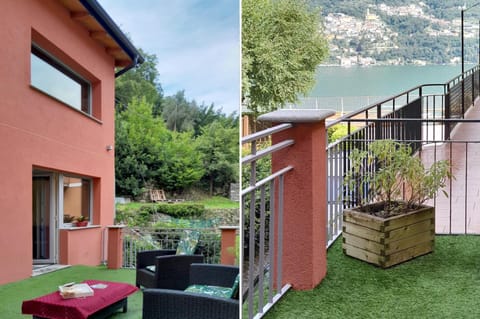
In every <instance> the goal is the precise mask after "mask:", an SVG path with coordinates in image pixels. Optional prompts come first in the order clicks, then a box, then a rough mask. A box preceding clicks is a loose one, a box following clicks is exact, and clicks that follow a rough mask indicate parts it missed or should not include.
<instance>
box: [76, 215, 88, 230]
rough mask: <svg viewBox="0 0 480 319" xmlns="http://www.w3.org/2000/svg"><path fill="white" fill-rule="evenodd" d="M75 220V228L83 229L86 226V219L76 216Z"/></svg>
mask: <svg viewBox="0 0 480 319" xmlns="http://www.w3.org/2000/svg"><path fill="white" fill-rule="evenodd" d="M75 220H76V221H77V222H76V223H75V226H77V227H85V226H87V225H88V217H85V216H83V215H80V216H78V217H77V218H75Z"/></svg>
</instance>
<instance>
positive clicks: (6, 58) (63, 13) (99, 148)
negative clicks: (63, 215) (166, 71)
mask: <svg viewBox="0 0 480 319" xmlns="http://www.w3.org/2000/svg"><path fill="white" fill-rule="evenodd" d="M0 21H1V24H2V27H1V28H0V39H2V42H3V45H2V49H1V51H0V83H1V84H0V96H1V97H2V98H1V99H0V176H1V178H0V216H1V222H0V223H1V226H2V230H1V231H0V246H1V249H0V260H1V263H2V267H0V284H3V283H7V282H12V281H16V280H20V279H24V278H27V277H29V276H30V275H31V273H32V170H33V169H34V168H41V169H46V170H49V171H55V172H60V173H62V172H67V173H72V174H77V175H82V176H87V177H91V178H92V179H93V181H94V182H93V184H94V191H93V193H94V195H93V196H94V203H93V214H94V219H93V221H92V222H93V224H95V225H100V226H101V227H100V228H95V229H82V230H75V231H68V230H65V231H63V230H62V231H61V234H60V233H59V234H58V237H57V238H58V239H59V240H60V241H61V242H60V244H59V250H60V251H59V259H60V260H62V259H63V260H65V258H67V259H66V260H67V261H68V262H69V263H72V264H74V263H78V264H87V265H98V264H100V262H101V258H102V256H101V251H102V249H101V240H100V239H101V236H100V235H99V234H101V232H102V231H103V227H105V226H106V225H108V224H112V223H113V217H114V152H113V151H107V150H106V146H107V145H114V80H115V79H114V59H113V58H112V57H111V56H110V55H108V54H107V53H106V51H105V48H104V47H103V46H101V45H100V44H99V43H97V42H96V41H94V40H93V39H92V38H91V37H90V36H89V32H88V30H86V29H85V28H84V27H82V26H81V25H80V24H79V23H78V22H76V21H74V20H73V19H72V18H71V17H70V13H69V12H68V10H66V9H65V8H64V7H63V6H62V5H61V4H59V2H57V1H53V0H22V1H13V0H8V1H2V10H1V12H0ZM32 41H35V42H36V43H38V44H39V45H41V46H42V48H44V49H47V50H48V51H49V52H50V53H52V54H54V55H55V56H57V57H58V58H60V59H61V60H62V61H64V62H66V63H67V64H68V65H69V66H70V67H72V68H73V69H74V70H75V71H76V72H77V73H79V74H80V75H82V76H83V77H84V78H86V79H88V80H89V81H90V82H91V83H92V90H93V102H92V103H93V105H92V107H93V115H94V116H95V117H96V118H97V119H93V118H91V117H88V116H86V115H84V114H82V113H80V112H78V111H76V110H75V109H73V108H70V107H68V106H66V105H64V104H62V103H60V102H58V101H56V100H54V99H52V98H51V97H49V96H47V95H45V94H43V93H41V92H39V91H37V90H35V89H33V88H32V87H31V86H30V52H31V44H32ZM92 234H94V235H93V236H91V235H92ZM89 236H90V237H89ZM86 238H89V239H88V242H86V243H85V242H84V240H85V239H86ZM62 242H63V246H62ZM80 244H81V246H82V247H91V249H90V250H89V251H88V252H85V251H83V252H80V253H78V254H77V253H72V252H71V250H72V249H75V247H76V246H80ZM60 246H61V247H60ZM72 254H73V255H72Z"/></svg>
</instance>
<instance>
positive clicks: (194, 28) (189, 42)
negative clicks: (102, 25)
mask: <svg viewBox="0 0 480 319" xmlns="http://www.w3.org/2000/svg"><path fill="white" fill-rule="evenodd" d="M98 2H99V3H100V4H101V6H102V7H103V8H104V9H105V10H106V11H107V13H108V14H109V15H110V17H111V18H112V19H113V20H114V21H115V22H116V24H117V25H118V26H119V27H120V28H121V29H122V31H124V33H126V34H128V35H129V37H130V39H131V41H132V43H133V44H134V45H135V46H136V47H137V48H141V49H142V50H143V51H144V52H146V53H148V54H155V55H156V56H157V59H158V64H157V69H158V72H159V73H160V79H159V80H160V84H161V86H162V88H163V91H164V96H170V95H174V94H175V93H177V92H178V91H180V90H185V96H186V98H187V99H188V100H195V101H196V102H197V103H198V104H202V103H205V104H207V105H210V104H211V103H214V105H215V108H216V109H220V108H221V109H222V111H223V113H225V114H227V115H228V114H230V113H232V112H234V111H236V112H237V113H238V110H239V105H240V102H239V101H240V26H239V25H240V22H239V18H240V15H239V0H135V1H132V0H98Z"/></svg>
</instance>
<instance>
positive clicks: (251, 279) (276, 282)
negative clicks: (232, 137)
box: [241, 124, 294, 318]
mask: <svg viewBox="0 0 480 319" xmlns="http://www.w3.org/2000/svg"><path fill="white" fill-rule="evenodd" d="M290 127H292V125H291V124H281V125H278V126H274V127H272V128H269V129H266V130H263V131H261V132H257V133H254V134H252V135H249V136H246V137H244V138H243V139H242V144H243V145H244V147H249V149H250V154H249V155H246V156H245V157H243V158H242V167H243V168H244V170H243V174H246V175H247V176H248V180H249V181H248V183H246V184H245V186H246V188H244V189H243V190H242V193H241V195H242V215H243V217H244V218H243V220H244V227H243V229H244V265H243V274H242V276H243V277H242V281H243V284H242V292H243V301H244V303H245V304H246V305H245V307H246V308H247V310H246V313H247V315H248V318H261V317H262V316H263V314H265V313H266V312H267V311H268V309H270V308H271V307H272V306H273V304H274V303H275V302H276V301H278V300H279V299H280V298H281V296H282V295H283V294H285V293H286V292H287V290H288V289H289V288H290V285H288V284H287V285H284V286H282V251H283V248H282V242H283V237H282V236H283V185H284V179H285V178H288V172H289V171H290V170H291V169H292V167H291V166H286V167H284V168H282V169H280V170H279V171H276V172H272V173H270V164H269V160H270V158H269V156H270V154H272V153H274V152H276V151H278V150H281V149H283V148H286V147H289V146H290V145H293V144H294V141H293V140H285V141H283V142H280V143H277V144H275V145H270V146H266V147H264V148H263V149H259V148H260V147H259V144H261V143H263V144H265V138H268V137H270V136H271V135H272V134H274V133H278V132H281V131H283V130H286V129H289V128H290ZM262 141H263V142H262ZM262 161H264V163H262ZM260 166H262V167H263V168H266V171H268V172H266V171H263V172H262V171H261V170H259V168H260ZM245 168H249V169H248V172H247V170H245ZM247 176H246V177H247ZM275 193H277V196H275Z"/></svg>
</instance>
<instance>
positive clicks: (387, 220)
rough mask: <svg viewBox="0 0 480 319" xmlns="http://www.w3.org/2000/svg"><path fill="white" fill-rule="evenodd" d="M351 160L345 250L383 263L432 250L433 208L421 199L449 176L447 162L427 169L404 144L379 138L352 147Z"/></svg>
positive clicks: (434, 190) (432, 194)
mask: <svg viewBox="0 0 480 319" xmlns="http://www.w3.org/2000/svg"><path fill="white" fill-rule="evenodd" d="M350 165H351V170H350V171H349V172H348V173H347V174H346V176H345V179H344V186H345V187H346V190H347V194H346V195H347V199H349V200H350V202H353V203H355V204H356V205H358V207H356V208H353V209H345V210H344V212H343V250H344V253H345V254H347V255H349V256H352V257H355V258H358V259H361V260H364V261H367V262H369V263H373V264H375V265H378V266H380V267H382V268H387V267H390V266H393V265H396V264H399V263H401V262H404V261H407V260H409V259H412V258H415V257H417V256H420V255H424V254H427V253H430V252H432V251H433V247H434V240H435V210H434V208H433V207H430V206H427V205H424V203H425V202H426V201H427V200H428V199H431V198H433V197H434V196H435V194H436V193H437V192H438V191H439V190H440V189H442V188H443V187H445V185H446V182H447V180H448V179H450V178H451V173H450V164H449V162H448V161H445V160H442V161H437V162H435V163H434V164H433V165H432V166H431V167H430V168H429V169H426V168H425V167H424V165H423V163H422V161H421V160H420V158H419V157H417V156H413V155H412V150H411V148H410V147H409V146H408V145H406V144H402V143H398V142H394V141H391V140H378V141H375V142H372V143H371V144H369V145H368V147H367V149H366V150H358V149H354V150H352V151H351V153H350ZM444 194H445V195H446V196H447V193H446V192H445V191H444Z"/></svg>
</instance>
